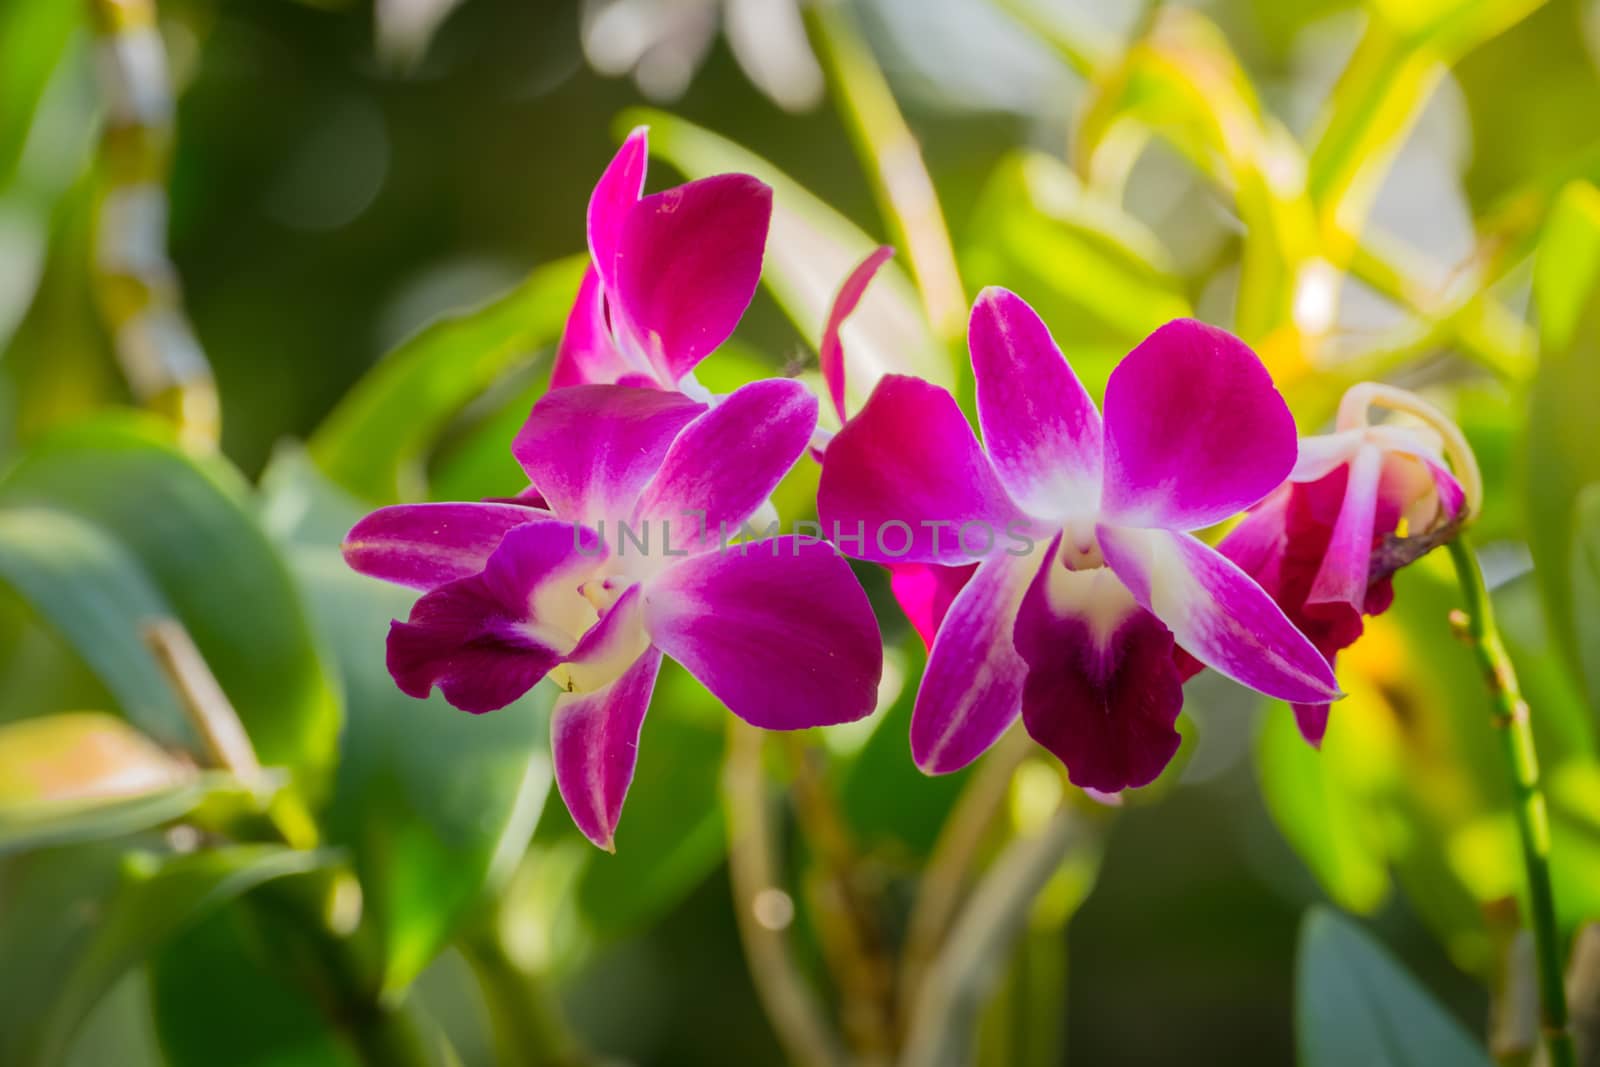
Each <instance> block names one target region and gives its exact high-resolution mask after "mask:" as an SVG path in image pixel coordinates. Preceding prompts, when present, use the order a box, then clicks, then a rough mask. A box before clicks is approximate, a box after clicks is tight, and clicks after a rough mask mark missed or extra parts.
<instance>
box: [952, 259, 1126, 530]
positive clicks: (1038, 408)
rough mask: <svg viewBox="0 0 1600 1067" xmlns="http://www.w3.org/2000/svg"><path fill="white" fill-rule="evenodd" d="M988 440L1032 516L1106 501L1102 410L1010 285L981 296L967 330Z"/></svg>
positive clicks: (999, 468)
mask: <svg viewBox="0 0 1600 1067" xmlns="http://www.w3.org/2000/svg"><path fill="white" fill-rule="evenodd" d="M967 344H968V347H970V348H971V349H972V373H973V375H974V376H975V377H976V379H977V386H978V419H979V421H980V422H981V423H982V425H983V443H984V446H985V447H986V448H987V449H988V451H989V458H990V459H991V460H993V461H994V467H995V471H996V472H997V473H998V474H999V475H1000V481H1001V482H1003V483H1004V484H1005V487H1006V488H1007V489H1008V490H1010V492H1011V498H1012V499H1013V500H1015V501H1016V502H1017V503H1019V504H1021V505H1022V507H1023V508H1024V509H1025V510H1027V511H1028V512H1029V513H1031V514H1034V515H1048V516H1053V517H1061V516H1067V515H1073V514H1088V513H1092V512H1093V511H1094V509H1095V508H1096V506H1097V505H1098V503H1099V500H1100V466H1101V457H1100V451H1101V442H1100V413H1099V412H1098V411H1096V410H1095V407H1094V401H1093V400H1090V399H1089V394H1088V393H1087V392H1085V391H1084V388H1083V385H1082V383H1080V382H1079V381H1078V378H1077V375H1075V374H1073V373H1072V368H1071V367H1069V366H1067V361H1066V358H1065V357H1063V356H1062V354H1061V349H1059V348H1057V347H1056V343H1055V340H1054V339H1053V338H1052V337H1051V336H1050V331H1049V330H1048V329H1047V328H1046V327H1045V324H1044V322H1043V321H1042V320H1041V319H1040V318H1039V316H1038V314H1036V313H1035V312H1034V310H1033V308H1031V307H1029V306H1028V305H1027V304H1026V303H1025V302H1024V301H1023V300H1022V298H1021V297H1019V296H1017V295H1016V294H1015V293H1012V292H1008V291H1007V290H1005V289H999V288H989V289H985V290H984V291H983V292H982V293H980V294H978V300H977V303H975V304H973V305H972V318H971V321H970V322H969V324H968V327H967Z"/></svg>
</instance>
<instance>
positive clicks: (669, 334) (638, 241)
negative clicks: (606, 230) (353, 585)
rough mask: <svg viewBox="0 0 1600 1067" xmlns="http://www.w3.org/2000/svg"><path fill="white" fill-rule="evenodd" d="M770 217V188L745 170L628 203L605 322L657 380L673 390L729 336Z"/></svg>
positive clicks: (747, 294) (750, 291)
mask: <svg viewBox="0 0 1600 1067" xmlns="http://www.w3.org/2000/svg"><path fill="white" fill-rule="evenodd" d="M771 221H772V189H771V187H769V186H767V185H766V184H765V183H763V182H761V181H758V180H757V179H755V178H753V177H751V176H750V175H748V174H718V175H714V176H712V177H710V178H702V179H700V180H699V181H693V182H690V183H688V184H687V185H680V186H678V187H676V188H673V189H667V190H665V191H664V192H660V193H654V194H652V195H650V196H647V197H644V198H642V199H641V200H639V202H638V203H636V204H634V205H633V207H632V208H630V209H629V211H628V214H627V218H626V220H625V222H624V224H623V227H622V232H621V236H620V240H619V241H618V244H617V259H616V274H617V276H616V283H615V285H611V284H609V283H608V284H607V293H608V295H609V296H610V298H611V311H612V320H613V326H614V327H615V326H618V325H620V326H621V327H622V329H623V330H624V331H625V332H626V333H627V335H628V337H629V338H630V339H631V340H632V342H633V343H634V344H635V345H637V347H638V350H639V351H642V352H643V353H644V354H645V355H646V357H647V358H648V359H649V361H650V364H651V366H652V367H653V368H654V369H655V371H656V376H657V378H658V380H659V381H660V382H661V383H662V384H663V385H665V386H668V387H676V385H677V383H678V381H679V379H681V378H682V377H683V376H684V375H685V374H688V373H689V372H690V371H691V370H693V369H694V367H695V364H697V363H699V362H700V360H701V359H702V358H704V357H705V356H706V355H707V354H709V353H710V352H711V351H712V350H713V349H715V348H716V347H717V346H718V345H720V344H722V342H724V341H726V340H727V339H728V337H729V335H731V334H732V333H733V328H734V327H735V326H737V325H738V323H739V319H740V317H741V316H742V315H744V311H745V308H747V307H748V306H749V305H750V298H751V297H753V296H754V295H755V291H756V284H757V282H758V281H760V278H761V259H762V256H763V254H764V252H765V250H766V243H767V229H768V227H769V225H770V224H771ZM597 259H598V255H597ZM602 276H603V271H602ZM619 320H620V322H619ZM625 343H626V342H625Z"/></svg>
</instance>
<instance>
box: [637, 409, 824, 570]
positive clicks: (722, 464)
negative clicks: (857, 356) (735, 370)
mask: <svg viewBox="0 0 1600 1067" xmlns="http://www.w3.org/2000/svg"><path fill="white" fill-rule="evenodd" d="M816 428H817V398H816V397H815V396H813V395H812V393H811V391H810V390H809V389H807V388H806V387H805V386H804V385H802V384H800V383H799V382H797V381H794V380H792V379H788V378H768V379H765V380H762V381H758V382H751V383H750V384H749V385H746V386H742V387H741V388H739V389H736V390H735V391H734V392H732V393H730V394H729V395H728V396H726V397H724V398H723V399H722V401H721V402H720V403H718V404H717V406H716V407H714V408H712V409H711V410H710V411H708V412H706V413H705V414H704V415H701V416H700V417H699V418H698V419H696V420H695V421H694V422H692V423H690V424H689V425H688V426H687V427H686V428H684V430H683V431H682V432H681V433H680V434H679V435H678V438H677V440H675V441H673V442H672V446H671V447H670V448H669V449H667V452H666V455H665V457H664V458H663V459H662V460H661V464H660V470H658V471H657V472H656V473H655V476H654V477H653V478H651V480H650V481H649V483H648V484H646V485H645V486H644V489H643V491H642V492H641V494H640V496H639V503H638V507H637V509H636V510H635V511H634V513H633V514H634V518H636V519H638V520H640V521H641V522H645V523H649V524H651V525H653V526H657V527H659V529H660V531H661V534H662V535H663V536H664V535H665V534H666V532H667V531H669V530H670V531H671V532H672V535H673V536H672V544H673V545H674V546H677V547H688V546H693V545H695V544H696V543H697V540H698V539H699V538H701V537H702V535H703V537H704V540H705V541H706V542H708V543H710V544H713V545H715V544H719V543H720V542H721V541H723V540H727V539H729V538H732V537H734V536H735V535H737V534H738V532H739V528H740V525H741V524H742V523H744V521H745V520H746V519H748V518H750V517H751V516H752V515H754V514H755V513H756V511H757V509H759V508H760V507H761V505H762V504H763V503H765V502H766V500H767V498H768V497H770V496H771V495H772V491H773V490H774V489H776V488H777V487H778V483H779V482H781V481H782V480H783V476H784V475H785V474H787V473H789V468H790V467H793V466H794V463H795V460H797V459H799V458H800V455H801V453H803V452H804V451H805V449H806V445H807V444H808V443H809V442H810V440H811V433H812V431H813V430H815V429H816ZM668 523H670V524H671V526H670V527H669V526H667V525H666V524H668ZM679 531H681V535H680V533H679ZM724 531H725V532H726V537H724V536H723V533H724Z"/></svg>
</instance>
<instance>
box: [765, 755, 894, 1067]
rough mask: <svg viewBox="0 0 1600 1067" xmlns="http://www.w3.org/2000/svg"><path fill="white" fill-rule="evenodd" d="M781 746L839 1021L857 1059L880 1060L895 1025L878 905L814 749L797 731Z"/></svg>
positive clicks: (889, 1050) (890, 968) (889, 1049)
mask: <svg viewBox="0 0 1600 1067" xmlns="http://www.w3.org/2000/svg"><path fill="white" fill-rule="evenodd" d="M785 741H786V742H787V743H788V745H787V747H788V752H789V758H790V763H791V765H792V766H793V768H794V808H795V818H796V821H797V822H798V824H799V828H800V833H801V836H802V837H803V838H804V840H805V842H806V847H807V849H808V850H809V851H810V853H811V857H812V862H813V864H814V869H813V872H812V873H811V876H810V877H809V878H808V880H807V881H808V885H807V888H808V889H809V894H808V896H809V897H810V902H811V904H812V910H813V913H814V915H815V917H816V920H817V933H818V935H819V937H820V939H821V941H822V946H823V950H824V954H825V958H826V959H827V961H828V966H829V970H830V971H831V972H832V974H833V978H834V982H835V983H836V985H837V986H838V990H839V1015H840V1019H841V1023H842V1026H843V1029H844V1032H845V1035H846V1037H847V1038H848V1039H849V1041H850V1044H851V1046H852V1048H853V1050H854V1051H855V1053H856V1055H857V1061H858V1062H860V1063H886V1062H888V1060H889V1059H890V1058H891V1057H892V1055H893V1053H894V1048H895V1044H896V1038H897V1031H898V1026H897V1023H896V1020H895V991H894V978H895V969H894V965H893V963H892V962H891V960H890V958H889V951H888V948H887V943H886V942H887V939H886V937H885V935H884V931H883V929H882V923H881V922H880V920H879V915H878V902H877V900H876V898H875V897H874V896H872V895H870V894H867V893H863V891H862V884H861V883H862V877H861V863H860V856H859V854H858V852H857V850H856V846H855V842H854V841H853V840H852V839H851V835H850V830H849V827H848V826H846V824H845V820H844V818H843V817H842V816H841V815H840V813H839V810H838V807H837V806H836V805H835V804H834V800H833V796H832V793H831V792H830V790H829V788H828V784H827V782H826V781H824V778H823V775H822V773H821V769H820V768H819V767H818V766H817V755H818V754H817V752H816V751H815V750H813V749H811V748H809V747H808V746H807V744H806V742H805V741H804V740H803V739H802V738H801V737H800V736H798V735H796V734H788V735H785Z"/></svg>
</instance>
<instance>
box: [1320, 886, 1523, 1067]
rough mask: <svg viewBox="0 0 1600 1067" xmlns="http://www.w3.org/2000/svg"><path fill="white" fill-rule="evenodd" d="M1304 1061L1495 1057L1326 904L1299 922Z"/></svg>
mask: <svg viewBox="0 0 1600 1067" xmlns="http://www.w3.org/2000/svg"><path fill="white" fill-rule="evenodd" d="M1295 1029H1296V1044H1297V1046H1298V1048H1299V1053H1300V1056H1299V1060H1300V1065H1301V1067H1351V1065H1352V1064H1361V1065H1362V1067H1418V1065H1420V1064H1432V1063H1440V1064H1442V1063H1448V1064H1451V1065H1452V1067H1490V1065H1491V1063H1492V1061H1491V1060H1490V1059H1489V1057H1488V1055H1487V1054H1486V1053H1485V1052H1484V1051H1483V1049H1482V1048H1481V1047H1479V1045H1478V1044H1477V1043H1476V1042H1475V1041H1474V1040H1473V1039H1472V1038H1471V1037H1470V1036H1468V1034H1467V1032H1466V1031H1465V1030H1464V1029H1462V1027H1461V1024H1460V1023H1458V1022H1457V1021H1456V1020H1455V1019H1454V1018H1452V1017H1451V1016H1450V1014H1449V1013H1448V1012H1446V1011H1445V1010H1444V1009H1443V1008H1442V1007H1440V1006H1439V1004H1438V1003H1437V1002H1436V1001H1434V1000H1433V998H1432V997H1431V996H1429V995H1428V992H1427V991H1426V990H1425V989H1423V988H1422V987H1421V986H1420V985H1418V984H1417V982H1416V980H1415V979H1413V978H1412V977H1411V976H1410V975H1409V974H1407V973H1406V972H1405V970H1404V969H1403V968H1402V967H1401V966H1400V964H1399V963H1397V962H1396V961H1395V959H1394V958H1393V957H1392V956H1390V955H1389V953H1388V951H1387V950H1385V949H1384V947H1383V946H1382V945H1380V944H1379V943H1378V942H1377V941H1375V940H1374V939H1373V938H1372V936H1371V935H1369V934H1367V933H1366V932H1365V931H1364V930H1362V929H1361V928H1360V927H1359V926H1357V925H1356V924H1355V923H1353V922H1351V921H1350V920H1349V919H1346V918H1344V917H1342V916H1340V915H1338V914H1336V913H1334V912H1331V911H1328V910H1326V909H1323V908H1313V909H1312V910H1311V911H1310V912H1309V913H1308V914H1307V917H1306V920H1305V923H1304V925H1303V926H1301V928H1300V948H1299V960H1298V962H1297V964H1296V975H1295Z"/></svg>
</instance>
